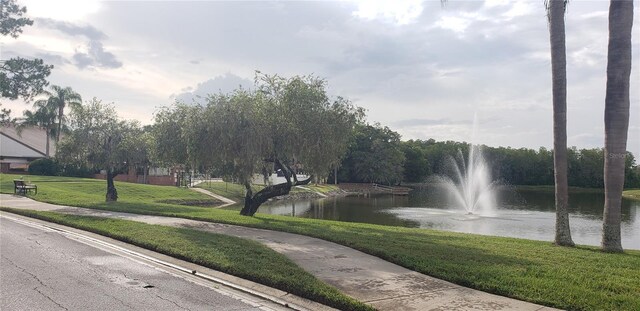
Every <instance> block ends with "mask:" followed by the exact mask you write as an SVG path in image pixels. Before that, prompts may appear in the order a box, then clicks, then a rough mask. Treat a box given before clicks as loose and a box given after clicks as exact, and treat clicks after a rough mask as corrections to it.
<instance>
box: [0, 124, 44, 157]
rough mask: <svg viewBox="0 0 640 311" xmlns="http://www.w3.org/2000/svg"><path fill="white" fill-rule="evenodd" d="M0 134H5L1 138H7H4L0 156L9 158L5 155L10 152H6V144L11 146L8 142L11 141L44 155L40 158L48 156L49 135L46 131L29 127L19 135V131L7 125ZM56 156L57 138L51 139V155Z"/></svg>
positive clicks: (0, 128) (0, 129)
mask: <svg viewBox="0 0 640 311" xmlns="http://www.w3.org/2000/svg"><path fill="white" fill-rule="evenodd" d="M0 133H2V134H4V135H0V136H6V137H3V139H2V144H1V145H0V146H1V148H0V156H9V155H8V154H5V153H6V152H8V151H5V144H9V142H7V141H8V140H11V139H13V140H14V141H17V142H19V143H21V144H23V145H25V146H26V147H29V148H31V149H35V150H36V151H37V152H40V153H41V154H42V155H40V156H38V157H42V156H44V155H45V154H46V147H47V133H46V132H45V130H43V129H41V128H37V127H27V128H24V129H23V130H22V132H21V133H20V134H19V135H18V131H17V130H16V128H15V126H13V125H6V126H2V127H0ZM8 146H9V145H7V148H8ZM12 152H17V149H13V151H12ZM25 152H26V151H25ZM55 154H56V143H55V138H54V137H51V139H50V141H49V155H50V156H54V155H55ZM21 156H22V155H21ZM24 157H30V156H27V155H24Z"/></svg>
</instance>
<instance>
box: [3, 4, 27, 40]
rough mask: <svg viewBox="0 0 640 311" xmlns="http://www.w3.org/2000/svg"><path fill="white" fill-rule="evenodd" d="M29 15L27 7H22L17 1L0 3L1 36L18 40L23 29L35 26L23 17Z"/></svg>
mask: <svg viewBox="0 0 640 311" xmlns="http://www.w3.org/2000/svg"><path fill="white" fill-rule="evenodd" d="M25 13H27V8H26V7H20V6H19V5H18V4H17V3H16V1H15V0H1V2H0V34H2V35H3V36H11V37H13V38H18V36H19V35H20V34H21V33H22V27H24V26H31V25H33V21H32V20H30V19H28V18H26V17H23V16H22V15H24V14H25Z"/></svg>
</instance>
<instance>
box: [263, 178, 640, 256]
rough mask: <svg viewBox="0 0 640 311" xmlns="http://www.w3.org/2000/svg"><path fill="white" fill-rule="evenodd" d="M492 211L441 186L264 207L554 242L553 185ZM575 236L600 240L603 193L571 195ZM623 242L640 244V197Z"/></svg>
mask: <svg viewBox="0 0 640 311" xmlns="http://www.w3.org/2000/svg"><path fill="white" fill-rule="evenodd" d="M496 194H497V196H496V200H497V201H496V209H495V212H493V213H492V214H485V215H467V214H466V213H465V212H464V211H462V210H460V209H458V208H456V207H455V206H453V205H452V203H450V202H454V200H451V198H450V197H449V194H448V192H447V191H444V190H443V188H442V187H440V186H437V185H429V186H423V187H420V188H416V189H415V190H413V191H412V192H411V194H410V195H409V196H391V195H372V196H368V197H366V196H347V197H336V198H325V199H317V200H300V201H273V202H268V203H266V204H264V205H262V206H261V207H260V209H259V211H258V212H260V213H268V214H276V215H289V216H295V217H307V218H319V219H330V220H339V221H350V222H364V223H372V224H381V225H390V226H404V227H415V228H418V227H419V228H430V229H437V230H447V231H456V232H466V233H476V234H484V235H496V236H506V237H517V238H526V239H534V240H542V241H553V237H554V226H555V205H554V193H553V191H549V190H519V191H516V190H514V188H509V187H502V188H500V189H498V190H497V193H496ZM569 201H570V202H569V203H570V225H571V235H572V237H573V241H574V242H575V243H576V244H586V245H600V238H601V234H602V210H603V206H604V193H603V192H572V193H570V196H569ZM622 246H623V247H624V248H627V249H640V202H638V201H632V200H623V202H622Z"/></svg>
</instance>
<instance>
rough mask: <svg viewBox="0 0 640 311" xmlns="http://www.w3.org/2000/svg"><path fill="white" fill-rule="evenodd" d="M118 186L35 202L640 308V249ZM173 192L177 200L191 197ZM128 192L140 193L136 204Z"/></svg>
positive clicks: (592, 304)
mask: <svg viewBox="0 0 640 311" xmlns="http://www.w3.org/2000/svg"><path fill="white" fill-rule="evenodd" d="M4 179H6V176H2V175H0V185H3V184H4V183H5V180H4ZM9 182H10V181H9ZM34 182H35V181H34ZM36 183H37V182H36ZM80 185H82V186H80ZM230 185H231V184H230ZM11 186H12V185H11ZM117 186H118V190H119V191H120V193H121V200H120V201H119V202H115V203H112V204H105V203H101V202H100V201H101V200H104V191H105V190H104V188H105V187H104V182H103V181H98V182H96V181H93V180H89V181H87V182H86V183H84V184H72V183H64V182H48V183H41V184H38V188H39V189H38V190H39V192H38V195H34V196H32V197H33V198H34V199H37V200H41V201H47V202H52V203H58V204H63V205H76V206H81V207H89V208H98V209H106V210H112V211H121V212H130V213H139V214H152V215H164V216H174V217H184V218H190V219H197V220H205V221H212V222H220V223H228V224H235V225H242V226H248V227H256V228H264V229H272V230H279V231H286V232H292V233H298V234H303V235H308V236H313V237H318V238H321V239H325V240H328V241H333V242H336V243H339V244H342V245H346V246H349V247H352V248H355V249H358V250H361V251H363V252H366V253H369V254H372V255H374V256H378V257H380V258H383V259H386V260H388V261H391V262H394V263H396V264H399V265H401V266H404V267H407V268H409V269H412V270H415V271H418V272H421V273H424V274H428V275H431V276H434V277H437V278H441V279H445V280H448V281H451V282H454V283H457V284H460V285H463V286H468V287H472V288H476V289H479V290H483V291H487V292H491V293H495V294H499V295H503V296H508V297H513V298H517V299H521V300H526V301H530V302H534V303H540V304H544V305H547V306H552V307H558V308H563V309H570V310H640V268H639V267H640V251H626V252H625V253H623V254H608V253H603V252H601V251H599V250H598V249H597V248H595V247H582V246H581V247H576V248H564V247H556V246H554V245H552V244H551V243H548V242H540V241H531V240H524V239H513V238H502V237H490V236H481V235H472V234H462V233H453V232H444V231H435V230H426V229H414V228H403V227H390V226H380V225H371V224H361V223H347V222H337V221H327V220H318V219H306V218H294V217H286V216H276V215H264V214H256V216H254V217H244V216H240V215H239V214H238V212H237V211H228V210H220V209H211V208H199V207H190V206H178V205H170V204H158V203H154V202H155V201H156V200H157V198H158V197H159V196H163V197H164V196H165V192H166V191H170V190H167V187H157V186H156V187H154V186H146V187H149V188H148V189H147V188H145V189H147V190H148V191H147V192H146V193H145V195H144V196H141V195H137V194H135V193H136V191H131V190H127V189H139V188H137V187H140V186H142V185H135V184H126V183H117ZM12 187H13V186H12ZM173 189H174V190H173V191H176V192H174V196H177V195H186V194H187V193H185V192H184V191H187V192H188V190H183V189H176V188H173ZM2 191H4V188H2ZM11 191H12V189H11ZM125 193H130V194H131V195H132V196H135V200H133V199H131V198H127V197H126V195H125Z"/></svg>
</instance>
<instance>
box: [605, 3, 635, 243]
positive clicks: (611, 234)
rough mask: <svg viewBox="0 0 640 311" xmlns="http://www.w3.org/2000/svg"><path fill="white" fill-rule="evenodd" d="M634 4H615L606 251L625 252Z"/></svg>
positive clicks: (609, 82)
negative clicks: (624, 208) (622, 227)
mask: <svg viewBox="0 0 640 311" xmlns="http://www.w3.org/2000/svg"><path fill="white" fill-rule="evenodd" d="M632 26H633V1H628V0H621V1H614V0H612V1H611V4H610V6H609V48H608V52H607V53H608V54H607V91H606V95H605V96H606V97H605V108H604V154H605V159H604V221H603V227H602V249H603V250H604V251H607V252H622V241H621V237H620V205H621V203H622V189H623V187H624V165H625V157H626V151H627V131H628V128H629V76H630V75H631V28H632Z"/></svg>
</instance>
